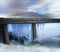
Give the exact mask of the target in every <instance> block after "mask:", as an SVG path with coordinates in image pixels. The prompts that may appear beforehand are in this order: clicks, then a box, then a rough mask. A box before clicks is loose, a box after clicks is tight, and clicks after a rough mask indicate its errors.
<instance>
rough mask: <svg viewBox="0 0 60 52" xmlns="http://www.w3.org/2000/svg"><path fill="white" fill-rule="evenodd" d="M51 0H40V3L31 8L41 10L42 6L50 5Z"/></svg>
mask: <svg viewBox="0 0 60 52" xmlns="http://www.w3.org/2000/svg"><path fill="white" fill-rule="evenodd" d="M49 2H50V0H38V2H36V3H35V4H33V5H32V6H31V7H29V8H32V9H35V8H40V7H41V6H43V5H45V4H47V3H49Z"/></svg>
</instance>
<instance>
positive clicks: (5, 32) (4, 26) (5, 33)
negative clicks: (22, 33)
mask: <svg viewBox="0 0 60 52" xmlns="http://www.w3.org/2000/svg"><path fill="white" fill-rule="evenodd" d="M2 36H3V43H5V44H9V36H8V29H7V24H2Z"/></svg>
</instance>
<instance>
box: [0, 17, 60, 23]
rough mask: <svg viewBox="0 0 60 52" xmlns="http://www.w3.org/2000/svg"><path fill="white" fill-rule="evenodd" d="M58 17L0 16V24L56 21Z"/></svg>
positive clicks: (59, 20) (58, 20)
mask: <svg viewBox="0 0 60 52" xmlns="http://www.w3.org/2000/svg"><path fill="white" fill-rule="evenodd" d="M56 22H60V19H53V18H0V24H1V23H2V24H5V23H56Z"/></svg>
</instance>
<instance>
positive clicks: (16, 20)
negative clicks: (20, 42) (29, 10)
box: [0, 18, 60, 44]
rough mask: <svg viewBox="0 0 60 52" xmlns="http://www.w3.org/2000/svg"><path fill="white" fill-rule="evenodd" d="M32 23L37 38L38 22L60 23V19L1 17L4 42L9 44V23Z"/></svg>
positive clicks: (0, 22)
mask: <svg viewBox="0 0 60 52" xmlns="http://www.w3.org/2000/svg"><path fill="white" fill-rule="evenodd" d="M21 23H22V24H24V23H27V24H32V36H33V40H34V39H35V38H36V23H60V19H53V18H0V28H2V35H3V42H4V43H5V44H9V36H8V30H7V24H21Z"/></svg>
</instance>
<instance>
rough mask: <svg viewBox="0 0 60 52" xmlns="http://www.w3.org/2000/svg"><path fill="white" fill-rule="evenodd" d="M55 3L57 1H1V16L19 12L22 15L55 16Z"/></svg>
mask: <svg viewBox="0 0 60 52" xmlns="http://www.w3.org/2000/svg"><path fill="white" fill-rule="evenodd" d="M55 1H57V0H0V16H5V14H6V16H7V14H10V15H11V14H13V13H14V14H15V13H18V12H19V11H20V12H19V13H20V14H21V13H22V12H23V13H25V12H35V13H38V14H53V13H54V12H53V10H54V7H53V6H54V5H56V4H55ZM58 2H59V1H58ZM58 2H57V3H58ZM52 3H53V4H52ZM52 5H53V6H52ZM50 6H51V7H50ZM52 9H53V10H52Z"/></svg>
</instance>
